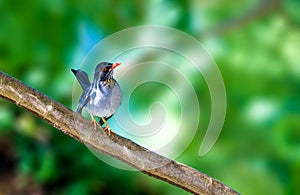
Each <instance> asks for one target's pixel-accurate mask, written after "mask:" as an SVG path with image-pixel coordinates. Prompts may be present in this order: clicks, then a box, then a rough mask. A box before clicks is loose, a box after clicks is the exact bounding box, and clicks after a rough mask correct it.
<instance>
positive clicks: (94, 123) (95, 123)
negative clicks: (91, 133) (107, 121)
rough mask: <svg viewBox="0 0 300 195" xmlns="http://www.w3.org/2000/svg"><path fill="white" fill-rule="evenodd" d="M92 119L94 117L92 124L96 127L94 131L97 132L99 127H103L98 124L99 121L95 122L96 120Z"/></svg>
mask: <svg viewBox="0 0 300 195" xmlns="http://www.w3.org/2000/svg"><path fill="white" fill-rule="evenodd" d="M91 117H92V121H91V123H92V124H93V125H94V130H96V128H97V126H99V127H101V125H100V124H98V123H97V121H96V120H95V118H94V117H93V116H91ZM101 128H102V127H101Z"/></svg>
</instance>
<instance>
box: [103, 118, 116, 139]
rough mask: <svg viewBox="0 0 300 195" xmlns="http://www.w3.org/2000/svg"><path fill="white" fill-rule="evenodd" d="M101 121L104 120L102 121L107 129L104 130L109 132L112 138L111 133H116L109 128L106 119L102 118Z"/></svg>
mask: <svg viewBox="0 0 300 195" xmlns="http://www.w3.org/2000/svg"><path fill="white" fill-rule="evenodd" d="M101 119H102V121H103V122H104V124H105V128H104V129H103V130H104V131H107V132H108V136H110V134H111V133H114V132H113V131H112V130H111V129H110V127H109V125H108V123H107V121H106V120H105V117H101Z"/></svg>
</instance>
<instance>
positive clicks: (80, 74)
mask: <svg viewBox="0 0 300 195" xmlns="http://www.w3.org/2000/svg"><path fill="white" fill-rule="evenodd" d="M71 71H72V72H73V74H74V75H75V77H76V79H77V80H78V82H79V84H80V86H81V88H82V89H83V90H86V89H87V88H88V87H89V86H90V85H91V82H90V80H89V76H88V75H87V73H86V72H84V71H83V70H80V69H78V70H75V69H71Z"/></svg>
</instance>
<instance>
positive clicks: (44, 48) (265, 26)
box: [0, 0, 300, 194]
mask: <svg viewBox="0 0 300 195" xmlns="http://www.w3.org/2000/svg"><path fill="white" fill-rule="evenodd" d="M299 9H300V3H299V1H297V0H286V1H282V2H281V1H277V0H273V1H272V0H263V1H254V0H247V1H237V0H230V1H220V0H216V1H208V2H204V1H197V0H194V1H167V0H165V1H163V0H153V1H147V2H142V1H137V0H135V1H126V0H123V1H99V0H97V1H96V0H92V1H89V2H87V1H82V0H77V1H58V0H53V1H49V0H43V1H34V0H31V1H20V0H11V1H9V0H1V1H0V69H1V71H4V72H6V73H8V74H10V75H12V76H14V77H16V78H18V79H20V80H22V81H23V82H25V83H26V84H28V85H30V86H32V87H34V88H36V89H38V90H41V91H42V92H44V93H45V94H47V95H48V96H50V97H52V98H54V99H55V100H57V101H59V102H61V103H63V104H64V105H66V106H68V107H71V104H72V102H71V100H72V98H71V96H72V86H73V85H72V84H73V79H74V78H73V75H72V74H71V72H70V71H69V69H70V67H77V66H78V65H79V64H80V61H81V60H82V58H83V57H84V56H85V55H86V53H87V52H88V51H89V50H90V49H91V48H92V47H93V45H94V44H95V43H97V42H98V41H100V40H101V39H102V38H104V37H106V36H108V35H110V34H112V33H114V32H116V31H118V30H122V29H124V28H128V27H132V26H136V25H143V24H157V25H167V26H171V27H174V28H178V29H180V30H182V31H184V32H186V33H189V34H191V35H193V36H194V37H196V38H197V39H199V40H200V41H201V42H202V43H203V44H204V46H205V47H206V48H207V49H208V50H209V51H210V53H211V55H212V56H213V57H214V59H215V60H216V62H217V64H218V66H219V68H220V70H221V72H222V75H223V78H224V82H225V85H226V89H227V98H228V108H227V116H226V121H225V124H224V128H223V130H222V133H221V136H220V137H219V139H218V141H217V143H216V144H215V146H214V147H213V149H212V150H211V151H210V152H209V153H208V154H207V155H205V156H204V157H199V156H198V155H197V154H198V148H199V145H200V141H201V140H199V139H196V138H197V137H203V135H204V132H201V131H198V133H197V135H196V136H195V140H194V141H193V142H192V143H191V145H190V147H189V148H188V149H187V150H186V151H185V152H184V153H183V154H182V155H181V156H180V157H179V158H178V159H177V160H178V161H180V162H182V163H186V164H188V165H190V166H192V167H194V168H196V169H198V170H200V171H203V172H205V173H207V174H208V175H210V176H212V177H215V178H217V179H219V180H220V181H222V182H223V183H225V184H227V185H229V186H231V187H232V188H234V189H236V190H237V191H239V192H240V193H242V194H299V193H300V187H299V183H300V175H299V174H300V131H299V127H300V122H299V121H300V104H299V99H300V90H299V89H300V60H299V59H298V58H299V56H300V44H299V43H300V28H299V25H300V14H299V13H300V12H299ZM87 40H90V41H87ZM91 40H92V41H91ZM198 95H199V98H200V99H202V100H203V102H204V103H207V104H209V94H208V92H207V91H206V92H203V93H201V94H200V93H199V94H198ZM203 102H202V103H203ZM203 106H204V109H209V106H207V105H203ZM204 113H205V112H204ZM202 116H203V115H202ZM203 117H204V120H202V121H201V123H200V126H201V125H205V121H206V122H207V121H208V120H209V119H208V116H203ZM203 121H204V122H203ZM0 159H1V162H0V172H1V174H0V194H33V193H35V194H188V193H186V192H184V191H183V190H181V189H178V188H176V187H174V186H171V185H169V184H166V183H164V182H162V181H157V180H155V179H153V178H149V177H148V176H145V175H143V174H141V173H138V172H129V171H122V170H119V169H116V168H114V167H111V166H109V165H107V164H105V163H103V162H101V161H99V160H98V159H97V158H96V157H95V156H93V155H92V154H91V153H90V152H89V150H87V148H86V147H85V146H84V145H83V144H81V143H79V142H77V141H75V140H73V139H71V138H69V137H68V136H65V135H64V134H63V133H61V132H59V131H57V130H55V129H54V128H52V127H50V126H49V125H47V124H45V123H44V122H42V121H41V120H40V119H37V118H36V117H35V116H33V115H32V114H30V113H28V112H27V111H24V110H23V109H20V108H18V107H16V106H15V105H13V104H11V103H9V102H7V101H5V100H2V99H1V100H0Z"/></svg>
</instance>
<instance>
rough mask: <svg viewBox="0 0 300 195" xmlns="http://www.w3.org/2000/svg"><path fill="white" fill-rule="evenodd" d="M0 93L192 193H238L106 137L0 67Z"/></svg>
mask: <svg viewBox="0 0 300 195" xmlns="http://www.w3.org/2000/svg"><path fill="white" fill-rule="evenodd" d="M0 96H1V97H3V98H5V99H7V100H9V101H11V102H13V103H15V104H16V105H18V106H20V107H23V108H25V109H27V110H29V111H30V112H32V113H34V114H36V115H37V116H38V117H40V118H42V119H43V120H45V121H47V122H48V123H50V124H51V125H53V127H55V128H57V129H58V130H60V131H62V132H64V133H65V134H67V135H69V136H71V137H73V138H75V139H77V140H78V141H80V142H82V143H84V144H86V145H87V146H89V147H91V148H93V149H95V150H96V151H98V152H102V153H105V154H107V155H109V156H112V157H114V158H116V159H118V160H120V161H123V162H125V163H127V164H129V165H131V166H132V167H134V168H136V169H138V170H140V171H141V172H143V173H145V174H147V175H150V176H152V177H155V178H157V179H160V180H163V181H166V182H169V183H171V184H173V185H175V186H179V187H181V188H183V189H185V190H186V191H189V192H192V193H194V194H238V193H237V192H235V191H234V190H233V189H231V188H229V187H227V186H226V185H224V184H222V183H221V182H219V181H217V180H215V179H213V178H211V177H209V176H208V175H206V174H204V173H201V172H199V171H197V170H195V169H193V168H191V167H188V166H186V165H184V164H180V163H178V162H176V161H173V160H170V159H168V158H166V157H163V156H161V155H158V154H156V153H154V152H151V151H149V150H147V149H146V148H144V147H142V146H139V145H137V144H136V143H134V142H132V141H130V140H129V139H126V138H123V137H121V136H118V135H116V134H112V135H110V137H108V136H107V135H106V134H105V133H104V131H102V130H101V129H100V127H97V128H98V130H97V131H95V130H94V128H93V125H91V123H90V121H89V120H87V119H86V118H84V117H82V116H81V115H79V114H77V113H75V112H73V111H72V110H70V109H68V108H66V107H65V106H63V105H62V104H60V103H57V102H55V101H54V100H52V99H51V98H49V97H47V96H45V95H44V94H42V93H41V92H39V91H37V90H35V89H33V88H30V87H28V86H26V85H25V84H23V83H22V82H20V81H18V80H17V79H15V78H12V77H10V76H8V75H7V74H5V73H3V72H1V71H0Z"/></svg>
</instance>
